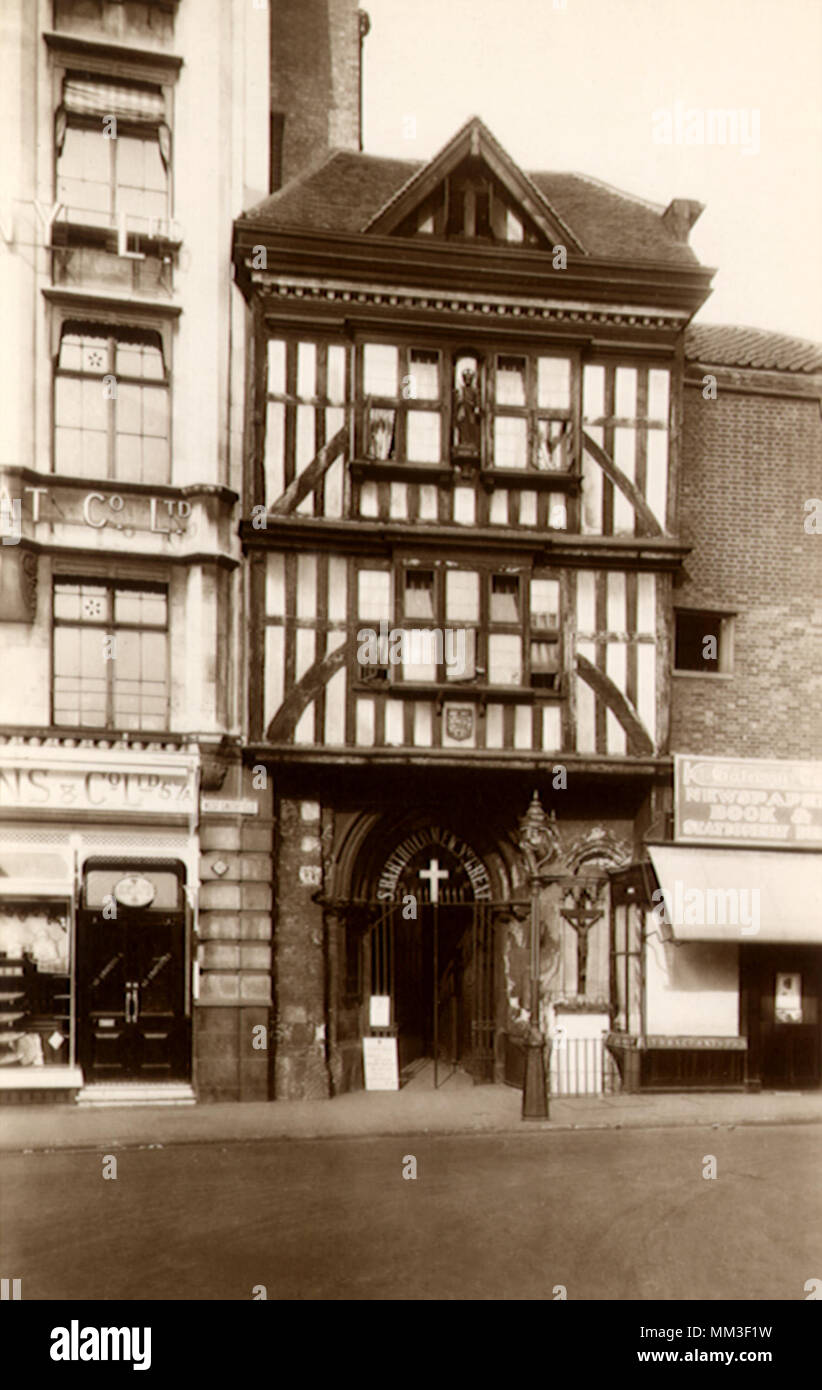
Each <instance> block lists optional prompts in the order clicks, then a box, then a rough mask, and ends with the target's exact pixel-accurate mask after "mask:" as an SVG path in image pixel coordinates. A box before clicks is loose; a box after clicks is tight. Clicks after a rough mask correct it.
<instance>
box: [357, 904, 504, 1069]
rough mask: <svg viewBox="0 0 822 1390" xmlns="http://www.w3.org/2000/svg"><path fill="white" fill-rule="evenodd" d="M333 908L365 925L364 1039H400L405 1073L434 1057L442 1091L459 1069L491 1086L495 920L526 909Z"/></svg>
mask: <svg viewBox="0 0 822 1390" xmlns="http://www.w3.org/2000/svg"><path fill="white" fill-rule="evenodd" d="M335 906H336V908H337V910H338V911H339V910H342V911H343V912H345V911H346V909H348V910H349V911H348V913H346V915H348V916H349V917H350V916H353V915H355V916H356V918H357V919H358V920H359V922H360V924H361V928H360V930H361V938H360V951H361V974H360V978H361V980H362V992H363V998H362V1011H363V1019H362V1023H363V1027H362V1031H363V1035H365V1036H371V1037H395V1038H396V1039H397V1045H398V1058H399V1066H400V1072H401V1073H402V1072H403V1071H406V1072H407V1070H408V1069H409V1068H410V1067H411V1066H412V1064H413V1063H414V1062H415V1060H416V1059H417V1058H420V1059H422V1058H423V1057H431V1058H433V1063H434V1085H435V1086H436V1087H438V1086H440V1085H442V1084H443V1082H444V1081H446V1080H448V1078H449V1077H450V1076H451V1075H453V1073H454V1071H455V1070H456V1068H457V1067H458V1066H461V1067H462V1068H463V1069H464V1070H465V1071H467V1072H468V1073H469V1074H470V1075H471V1076H472V1078H473V1080H474V1083H475V1084H481V1083H487V1082H493V1080H494V1060H495V1044H496V1030H497V1020H496V999H495V969H494V960H495V928H496V922H497V920H498V918H499V916H500V914H503V915H504V914H505V911H506V909H507V910H510V909H511V908H512V907H514V906H517V907H519V908H522V907H523V906H524V905H523V904H522V903H517V904H512V903H510V902H498V901H495V900H490V899H488V900H474V901H471V902H467V903H466V902H460V901H455V902H448V901H440V902H419V901H418V902H417V903H416V907H415V915H414V916H413V917H407V916H405V915H404V913H403V907H402V904H401V903H399V902H395V901H375V902H363V901H362V900H360V901H359V902H357V903H350V902H349V903H346V904H339V903H338V904H335ZM351 909H356V912H355V914H351V913H350V910H351ZM373 996H381V997H383V998H386V997H387V998H388V999H389V1000H390V1006H389V1008H390V1014H389V1018H388V1021H387V1022H384V1021H382V1020H380V1021H379V1022H375V1021H374V1018H373V1016H372V1013H371V998H372V997H373Z"/></svg>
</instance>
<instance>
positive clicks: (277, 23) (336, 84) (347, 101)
mask: <svg viewBox="0 0 822 1390" xmlns="http://www.w3.org/2000/svg"><path fill="white" fill-rule="evenodd" d="M357 9H358V6H357V0H275V3H274V4H273V8H272V15H271V110H272V112H281V113H282V114H283V115H284V117H285V124H284V131H283V157H282V182H283V183H287V182H288V180H289V179H292V178H294V177H295V176H296V175H297V174H299V173H301V172H302V170H303V169H304V168H305V167H306V166H307V165H308V164H313V163H315V162H317V161H318V160H319V159H320V158H321V157H322V155H323V154H324V152H325V151H326V150H328V149H329V148H330V147H331V146H336V147H338V148H342V149H349V150H356V149H358V148H359V79H360V31H359V20H358V17H357Z"/></svg>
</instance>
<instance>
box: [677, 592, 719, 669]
mask: <svg viewBox="0 0 822 1390" xmlns="http://www.w3.org/2000/svg"><path fill="white" fill-rule="evenodd" d="M675 621H676V636H675V646H674V669H675V670H676V671H681V672H690V673H699V674H700V675H713V676H716V675H729V674H730V673H731V670H732V665H733V642H732V636H733V627H732V624H733V619H732V617H730V616H728V615H727V614H724V613H716V612H710V611H707V610H705V611H702V610H697V609H684V608H680V609H678V610H677V612H676V614H675Z"/></svg>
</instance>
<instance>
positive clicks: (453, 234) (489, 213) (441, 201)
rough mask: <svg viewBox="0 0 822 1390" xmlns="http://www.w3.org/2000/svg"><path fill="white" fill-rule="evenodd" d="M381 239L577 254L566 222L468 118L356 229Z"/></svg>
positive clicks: (476, 121)
mask: <svg viewBox="0 0 822 1390" xmlns="http://www.w3.org/2000/svg"><path fill="white" fill-rule="evenodd" d="M363 230H364V231H366V232H374V233H379V234H380V235H383V236H392V235H393V236H403V237H408V236H433V237H443V238H448V239H452V238H454V239H458V240H468V241H470V240H474V239H480V240H493V241H503V242H506V243H508V244H510V245H514V246H516V245H522V246H527V247H531V248H537V247H541V248H545V247H548V248H550V247H552V246H554V245H556V244H557V243H560V244H562V245H564V246H565V247H566V248H567V249H570V250H573V251H577V252H582V251H583V250H584V248H583V247H582V245H581V244H580V242H579V240H578V238H577V237H576V236H575V235H574V233H573V232H572V231H571V229H570V227H568V226H567V225H566V223H564V222H563V220H562V218H561V217H560V215H559V213H558V212H557V211H556V209H555V208H553V207H552V206H551V204H550V203H549V201H548V199H547V198H546V197H545V196H544V194H543V193H542V192H541V191H540V190H539V189H538V188H537V186H536V184H534V183H533V182H532V181H531V179H530V178H529V177H528V175H527V174H525V173H523V171H522V170H521V169H520V168H519V167H518V166H517V165H516V164H515V163H514V161H513V160H512V159H511V157H510V155H508V154H507V153H506V151H505V150H504V149H503V148H502V146H501V145H500V144H498V142H497V141H496V140H495V139H494V137H493V135H492V134H491V132H490V131H489V130H488V128H487V126H485V125H484V124H483V122H482V121H481V120H480V119H479V118H478V117H477V116H474V117H472V118H471V120H470V121H468V122H467V124H466V125H464V126H463V128H462V129H461V130H460V131H458V132H457V134H456V135H455V136H454V137H453V139H452V140H449V142H448V144H447V145H446V146H445V147H444V148H443V149H442V150H440V152H439V154H437V155H435V156H434V158H433V159H432V160H430V161H429V162H428V163H427V164H425V165H423V167H422V168H420V169H418V170H416V171H415V172H414V173H413V174H412V175H411V177H410V178H409V179H407V180H406V182H405V183H404V184H402V186H401V187H400V188H398V189H397V190H396V192H394V193H393V194H392V196H391V197H390V198H389V199H388V201H387V202H386V203H385V204H384V205H383V206H382V207H381V208H380V209H379V211H378V212H377V213H376V214H375V215H374V216H372V218H371V220H370V221H369V222H368V223H367V224H366V226H365V227H364V229H363Z"/></svg>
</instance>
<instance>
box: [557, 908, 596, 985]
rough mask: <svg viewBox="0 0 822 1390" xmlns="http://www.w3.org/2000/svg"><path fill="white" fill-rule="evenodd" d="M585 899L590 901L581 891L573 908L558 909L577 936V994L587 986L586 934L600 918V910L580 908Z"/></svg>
mask: <svg viewBox="0 0 822 1390" xmlns="http://www.w3.org/2000/svg"><path fill="white" fill-rule="evenodd" d="M586 899H587V900H588V901H590V898H589V896H588V893H587V891H586V890H585V889H583V890H582V893H581V895H580V898H579V901H576V899H575V906H574V907H563V908H560V914H561V916H562V917H564V918H565V921H566V922H567V923H568V924H569V925H570V926H572V927H573V929H574V931H575V932H576V934H577V994H584V993H585V987H586V984H587V976H588V933H589V931H590V930H591V928H592V926H593V925H594V924H595V923H596V922H598V921H599V919H600V917H601V916H602V908H597V907H583V906H582V904H583V903H584V902H585V901H586Z"/></svg>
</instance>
